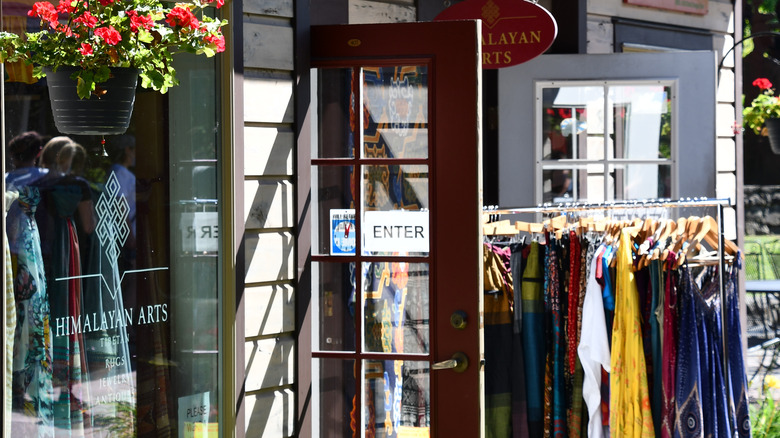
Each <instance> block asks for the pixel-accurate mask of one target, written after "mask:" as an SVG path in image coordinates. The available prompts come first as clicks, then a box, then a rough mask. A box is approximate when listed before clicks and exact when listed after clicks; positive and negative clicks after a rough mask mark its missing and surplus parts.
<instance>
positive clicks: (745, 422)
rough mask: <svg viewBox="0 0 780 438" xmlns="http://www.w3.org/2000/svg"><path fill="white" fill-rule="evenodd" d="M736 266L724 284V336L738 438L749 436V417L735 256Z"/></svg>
mask: <svg viewBox="0 0 780 438" xmlns="http://www.w3.org/2000/svg"><path fill="white" fill-rule="evenodd" d="M736 260H737V261H736V266H732V268H731V274H730V275H729V279H728V282H727V283H726V294H725V295H726V317H725V319H726V334H727V336H728V339H729V341H728V366H729V373H728V374H729V375H730V376H731V381H730V382H729V384H730V385H731V388H730V389H731V395H732V401H733V402H734V412H732V413H731V418H732V423H733V424H734V426H735V427H734V429H736V431H737V436H739V437H740V438H748V437H750V436H751V430H750V417H749V414H748V399H747V375H746V374H745V362H744V358H743V357H742V328H741V326H740V319H739V290H738V289H737V281H738V278H737V274H738V272H739V270H740V269H741V264H740V260H741V257H740V256H739V255H737V257H736Z"/></svg>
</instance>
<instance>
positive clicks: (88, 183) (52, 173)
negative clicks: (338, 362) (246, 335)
mask: <svg viewBox="0 0 780 438" xmlns="http://www.w3.org/2000/svg"><path fill="white" fill-rule="evenodd" d="M11 5H15V4H10V5H9V4H8V3H5V2H4V3H3V14H4V16H6V17H7V19H6V20H5V21H4V25H5V26H6V29H4V30H12V31H14V30H15V31H17V32H18V31H19V29H10V28H8V27H9V26H18V25H20V23H21V26H22V27H23V26H24V23H25V22H26V17H24V18H22V17H21V16H20V17H17V16H15V15H14V14H10V13H9V14H6V12H8V11H10V9H9V10H8V11H7V10H6V8H7V7H8V6H11ZM20 10H21V9H20ZM25 10H26V9H25ZM30 24H31V25H37V23H30ZM176 63H177V67H176V68H177V77H178V78H179V80H180V81H181V83H182V85H181V86H179V87H175V88H173V89H171V90H170V91H169V92H168V94H165V95H162V94H159V93H157V92H154V91H149V90H145V89H142V88H140V87H139V89H138V91H137V94H136V101H135V108H134V111H133V117H132V122H131V125H130V128H129V129H128V130H127V132H126V133H125V134H124V135H121V136H106V137H105V139H104V138H102V137H100V136H79V135H67V136H63V135H61V134H60V133H59V132H58V131H57V130H56V128H55V126H54V123H53V121H52V113H51V108H50V104H49V96H48V91H47V89H46V82H45V80H41V81H35V80H34V78H32V77H31V76H30V71H29V68H27V67H25V66H23V65H8V66H7V68H6V69H5V70H4V79H5V83H4V93H3V114H2V116H3V119H4V122H5V123H4V128H5V132H4V135H5V137H4V138H5V145H4V147H5V163H6V169H5V171H6V178H5V182H6V184H5V190H6V191H5V199H6V201H5V204H4V205H5V207H6V210H7V214H6V229H5V231H6V234H7V238H5V239H4V241H6V242H7V243H8V248H7V249H6V251H7V252H6V271H5V280H6V282H5V285H6V290H5V303H6V310H7V315H8V318H7V324H6V327H5V333H6V337H5V341H4V342H5V350H4V351H5V354H4V359H5V360H6V362H5V364H6V365H7V371H5V372H4V373H3V377H4V379H5V385H6V390H7V393H8V394H10V396H11V397H10V399H6V400H5V401H6V404H5V405H4V412H3V418H4V419H5V421H6V423H5V427H6V433H7V434H8V435H7V436H15V437H21V436H28V437H33V436H55V435H56V436H60V435H62V436H93V437H136V436H138V437H158V436H179V437H182V436H198V435H197V434H198V433H199V432H200V433H201V434H202V435H200V436H217V433H218V432H217V431H218V429H219V419H220V406H219V404H218V401H219V397H220V394H219V389H218V387H219V385H218V382H219V373H220V348H219V342H218V339H219V333H220V331H219V320H220V319H219V312H220V307H221V289H220V279H219V276H218V272H219V270H218V267H219V259H220V252H219V248H220V242H221V237H220V236H221V233H220V225H221V224H220V221H219V213H220V208H221V204H220V202H219V196H218V193H219V181H220V176H219V167H218V166H217V162H218V160H219V153H218V151H219V142H220V127H219V124H218V120H219V114H218V111H219V107H220V105H219V99H220V96H219V94H218V91H217V90H219V86H218V80H219V78H218V77H217V73H216V71H217V70H216V63H215V61H214V58H211V59H206V58H205V57H194V56H192V57H187V56H182V57H180V58H178V59H177V61H176ZM74 93H75V91H74ZM104 140H105V142H104V143H103V141H104ZM206 432H211V433H212V434H213V435H212V434H209V435H206Z"/></svg>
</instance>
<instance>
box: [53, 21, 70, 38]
mask: <svg viewBox="0 0 780 438" xmlns="http://www.w3.org/2000/svg"><path fill="white" fill-rule="evenodd" d="M57 30H58V31H60V32H62V33H64V34H65V36H67V37H71V36H73V29H71V28H70V26H65V25H64V24H61V25H59V27H57Z"/></svg>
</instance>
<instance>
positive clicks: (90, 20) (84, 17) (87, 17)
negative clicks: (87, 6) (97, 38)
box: [73, 11, 98, 29]
mask: <svg viewBox="0 0 780 438" xmlns="http://www.w3.org/2000/svg"><path fill="white" fill-rule="evenodd" d="M73 22H74V23H81V24H83V25H84V26H87V27H88V28H90V29H94V28H95V26H96V25H97V22H98V19H97V17H95V16H94V15H92V14H90V13H89V11H84V13H83V14H81V15H79V16H78V17H76V18H74V19H73Z"/></svg>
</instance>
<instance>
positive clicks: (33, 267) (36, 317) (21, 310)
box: [9, 187, 54, 437]
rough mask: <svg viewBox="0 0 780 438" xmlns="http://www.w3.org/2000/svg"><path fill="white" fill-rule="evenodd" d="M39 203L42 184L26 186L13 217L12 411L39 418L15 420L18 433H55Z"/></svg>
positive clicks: (10, 234) (47, 435)
mask: <svg viewBox="0 0 780 438" xmlns="http://www.w3.org/2000/svg"><path fill="white" fill-rule="evenodd" d="M39 202H40V193H39V191H38V189H36V188H33V187H22V188H21V189H20V192H19V200H18V206H19V207H20V208H19V212H18V213H19V214H14V215H11V216H10V217H9V237H10V238H11V240H10V247H11V255H12V259H13V261H14V264H13V265H14V270H15V275H14V284H13V287H14V299H15V301H16V330H15V333H14V341H13V390H12V403H13V411H14V412H15V413H16V415H26V416H28V417H32V418H34V419H35V421H18V422H14V423H13V424H12V426H11V431H12V434H13V436H26V437H32V436H38V437H50V436H54V421H53V406H52V398H53V389H52V360H51V331H50V325H49V318H50V314H49V299H48V296H47V290H46V278H45V274H44V268H43V257H42V255H41V245H40V237H39V234H38V227H37V224H36V222H35V217H34V214H35V210H36V208H37V206H38V203H39ZM10 230H12V231H10ZM22 418H23V417H22Z"/></svg>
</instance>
